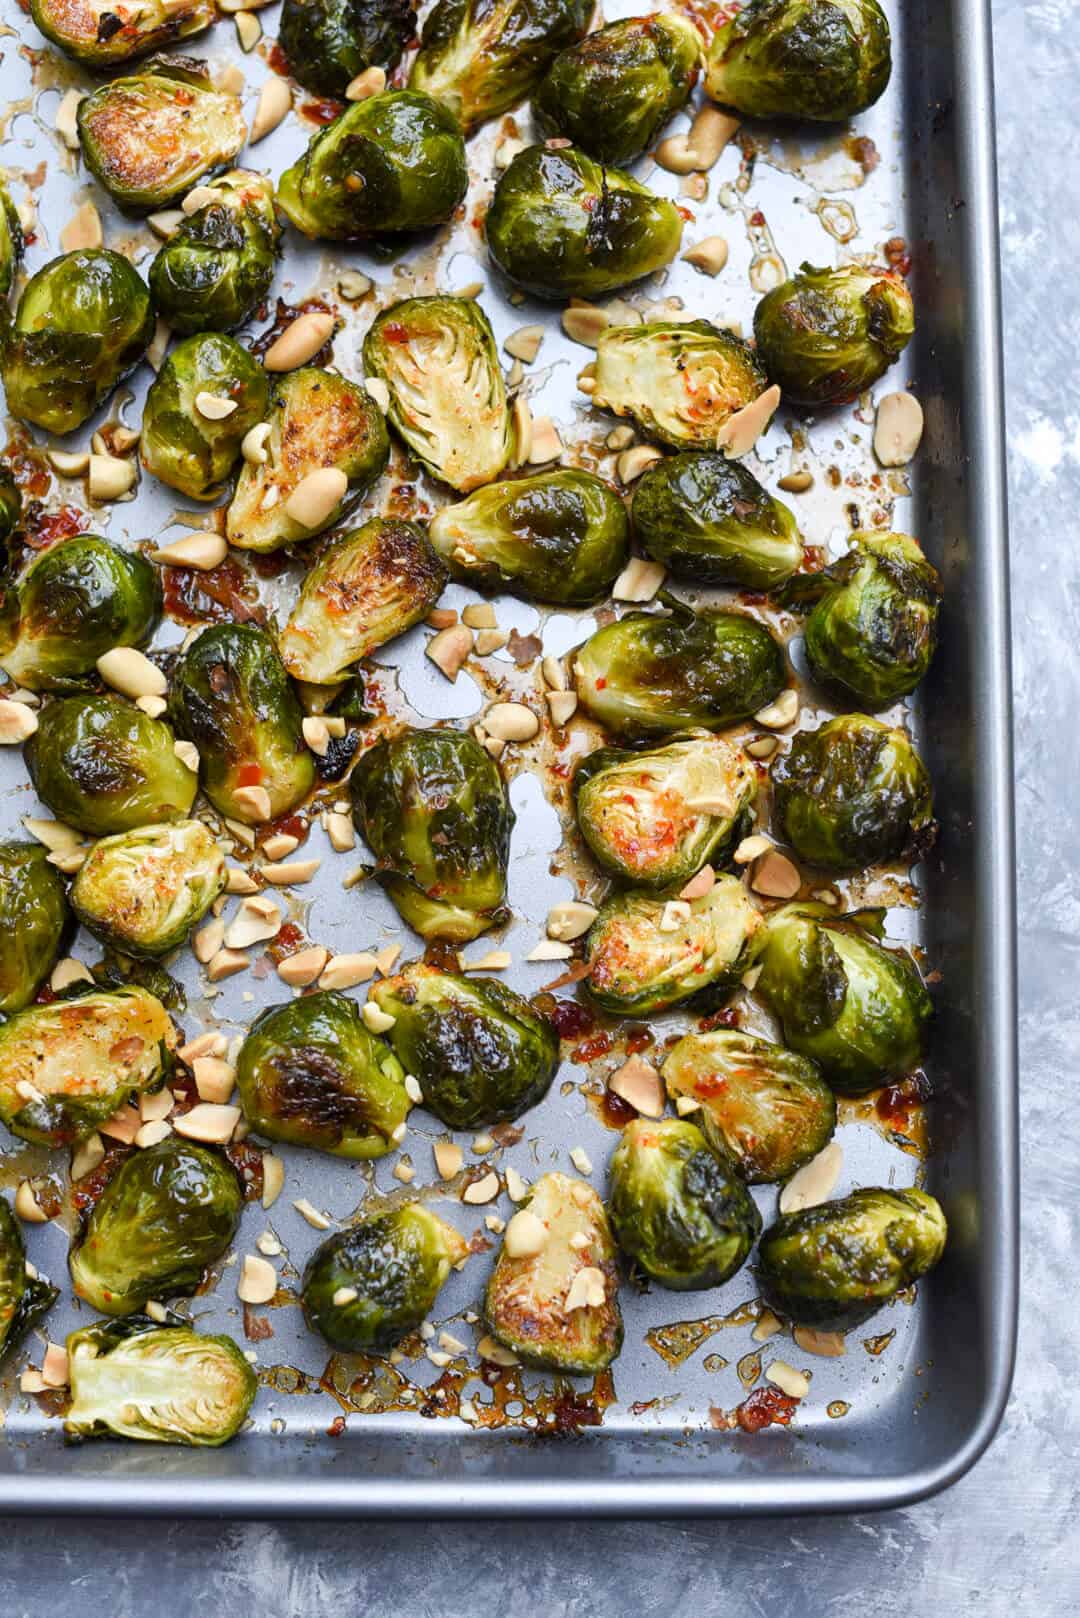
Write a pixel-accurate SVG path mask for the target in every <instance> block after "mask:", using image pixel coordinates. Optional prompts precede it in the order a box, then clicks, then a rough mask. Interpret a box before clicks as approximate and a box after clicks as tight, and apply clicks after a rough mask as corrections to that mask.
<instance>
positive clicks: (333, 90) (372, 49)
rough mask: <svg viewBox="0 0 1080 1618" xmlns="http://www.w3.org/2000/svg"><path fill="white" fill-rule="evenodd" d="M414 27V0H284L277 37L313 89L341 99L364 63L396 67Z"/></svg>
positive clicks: (294, 68)
mask: <svg viewBox="0 0 1080 1618" xmlns="http://www.w3.org/2000/svg"><path fill="white" fill-rule="evenodd" d="M415 33H416V0H285V4H284V6H283V7H282V8H281V21H280V23H279V25H278V43H279V45H280V46H281V48H282V50H283V51H284V52H285V55H286V58H287V59H288V63H289V72H290V73H291V74H292V76H293V78H294V79H296V81H297V82H298V83H299V84H302V85H303V86H304V89H305V90H310V91H311V92H312V94H313V95H317V96H332V97H335V98H336V99H337V100H339V101H340V100H341V99H342V98H343V97H344V95H345V91H346V90H347V89H348V87H349V85H350V83H351V82H352V80H353V79H355V78H356V76H357V74H358V73H362V72H363V71H364V69H365V68H366V67H384V68H386V69H387V70H388V71H389V70H390V69H391V68H395V67H397V65H398V63H399V62H400V61H401V54H402V52H403V51H404V49H405V47H406V45H408V44H409V42H410V40H411V39H412V38H413V36H414V35H415Z"/></svg>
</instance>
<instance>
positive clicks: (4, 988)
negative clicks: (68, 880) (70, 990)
mask: <svg viewBox="0 0 1080 1618" xmlns="http://www.w3.org/2000/svg"><path fill="white" fill-rule="evenodd" d="M67 923H68V910H67V904H66V902H65V899H64V884H63V882H62V881H61V880H60V873H59V871H58V870H57V869H56V866H55V865H50V864H49V859H48V850H47V849H45V848H43V847H42V846H41V845H40V844H39V843H0V1012H8V1011H21V1010H22V1008H23V1007H24V1006H26V1005H29V1003H30V1001H31V1000H32V999H33V998H34V996H35V994H37V991H38V989H39V988H40V986H41V984H42V982H43V981H44V979H45V978H46V977H47V976H48V975H49V973H50V972H51V971H52V968H53V964H54V962H55V961H56V957H57V956H58V955H59V953H60V944H61V942H62V940H63V937H64V932H65V930H66V928H67Z"/></svg>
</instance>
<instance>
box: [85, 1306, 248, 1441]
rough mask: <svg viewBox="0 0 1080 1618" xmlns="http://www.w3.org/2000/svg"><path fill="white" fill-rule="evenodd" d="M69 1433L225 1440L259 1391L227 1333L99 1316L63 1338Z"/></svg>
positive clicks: (240, 1425) (231, 1433) (158, 1438)
mask: <svg viewBox="0 0 1080 1618" xmlns="http://www.w3.org/2000/svg"><path fill="white" fill-rule="evenodd" d="M67 1352H68V1363H69V1365H70V1367H71V1406H70V1408H69V1410H68V1413H67V1416H66V1418H65V1420H64V1431H65V1433H66V1434H67V1436H68V1437H69V1438H75V1439H79V1438H134V1439H144V1440H146V1441H147V1442H148V1443H152V1444H191V1445H195V1446H196V1447H198V1448H205V1449H213V1448H216V1446H217V1445H219V1444H227V1443H228V1441H229V1439H230V1438H232V1437H233V1435H234V1434H235V1433H236V1432H238V1431H239V1429H240V1428H241V1427H242V1425H243V1423H244V1422H245V1420H246V1419H247V1413H248V1411H249V1410H250V1409H251V1406H252V1404H253V1403H254V1400H255V1395H256V1393H257V1392H258V1389H259V1384H258V1380H257V1379H256V1376H255V1372H254V1371H253V1370H252V1368H251V1366H250V1365H249V1364H248V1362H247V1360H246V1359H245V1358H244V1356H243V1354H241V1352H240V1350H239V1349H238V1348H237V1346H236V1344H235V1343H234V1342H233V1340H232V1338H231V1337H210V1336H205V1335H204V1334H203V1333H201V1332H197V1331H192V1329H191V1328H190V1326H158V1325H156V1324H155V1323H154V1321H152V1320H144V1319H142V1318H141V1317H139V1316H135V1317H133V1318H131V1319H128V1320H109V1321H105V1320H102V1321H98V1322H97V1324H96V1325H93V1326H83V1327H82V1329H81V1330H80V1331H76V1332H72V1333H71V1335H70V1337H69V1338H68V1340H67Z"/></svg>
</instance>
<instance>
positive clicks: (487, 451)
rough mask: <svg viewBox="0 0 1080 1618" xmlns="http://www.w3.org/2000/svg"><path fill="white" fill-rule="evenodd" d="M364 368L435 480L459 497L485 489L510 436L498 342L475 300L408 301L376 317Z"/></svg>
mask: <svg viewBox="0 0 1080 1618" xmlns="http://www.w3.org/2000/svg"><path fill="white" fill-rule="evenodd" d="M364 365H365V367H366V369H367V371H368V372H369V373H370V375H372V376H377V377H379V378H381V380H382V381H383V382H385V383H386V386H387V388H388V389H389V392H390V411H389V415H390V421H391V423H392V425H393V426H394V427H395V428H396V429H397V431H398V432H399V433H400V434H401V436H402V438H403V439H404V440H405V442H406V444H407V445H408V447H409V448H410V449H411V450H412V452H413V454H414V455H415V456H416V458H417V459H418V460H419V461H420V462H421V463H422V464H423V465H424V466H425V467H426V468H427V470H428V471H429V472H430V473H431V475H432V476H433V477H437V478H441V479H442V481H443V482H444V483H449V485H450V487H451V488H452V489H457V490H458V492H459V493H460V494H468V492H469V490H470V489H475V488H478V487H479V485H480V484H482V483H490V482H491V480H492V478H497V477H498V475H499V473H500V472H501V471H502V470H503V469H504V467H505V466H506V465H507V463H508V462H509V461H510V459H511V457H512V455H513V453H514V449H515V444H516V440H515V435H514V429H513V423H512V418H511V413H510V407H509V405H508V404H507V401H506V384H505V382H504V380H503V374H502V369H501V367H500V365H499V355H498V351H497V349H496V347H495V335H494V333H493V332H492V330H491V325H490V323H489V321H488V318H487V316H486V315H485V313H484V311H483V310H482V309H481V308H480V305H479V304H478V303H477V302H476V300H475V298H448V297H442V296H439V297H433V298H406V299H405V300H404V301H403V302H402V303H394V304H391V305H390V307H389V308H388V309H384V310H383V311H382V313H381V314H379V315H377V316H376V318H375V320H374V321H373V323H372V325H371V329H370V330H369V332H368V334H367V336H366V337H365V338H364Z"/></svg>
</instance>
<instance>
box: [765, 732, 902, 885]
mask: <svg viewBox="0 0 1080 1618" xmlns="http://www.w3.org/2000/svg"><path fill="white" fill-rule="evenodd" d="M772 783H773V803H774V805H775V809H776V820H777V825H778V827H779V828H780V831H781V832H782V834H783V836H784V837H786V838H787V840H788V842H789V843H790V844H791V846H792V847H793V848H794V849H795V852H796V853H797V854H798V855H799V856H800V857H801V858H802V859H804V860H809V861H810V862H811V863H812V864H814V865H827V866H832V867H834V868H835V869H837V870H850V869H854V868H861V867H862V866H866V865H875V864H876V863H877V862H878V861H879V860H892V859H897V858H899V856H900V855H901V854H903V853H904V852H905V850H908V851H911V852H915V851H916V849H917V844H918V838H919V836H920V834H923V835H925V833H926V832H927V831H928V830H929V828H930V827H931V826H932V825H933V818H934V809H933V791H932V789H931V786H930V777H929V775H928V774H927V772H926V766H925V764H924V763H923V761H922V759H921V758H920V757H919V755H918V753H917V752H916V751H915V749H914V747H912V745H911V740H910V738H909V736H908V735H907V732H906V731H903V730H899V729H895V728H894V727H892V726H890V725H883V724H881V723H880V722H879V721H878V720H877V719H871V718H870V717H869V716H868V715H867V714H860V713H853V714H842V715H841V716H840V717H839V718H837V719H829V720H827V721H826V722H825V724H824V725H822V726H821V728H820V730H804V731H800V732H799V734H798V735H797V736H795V737H794V738H793V739H792V743H791V748H790V750H789V751H788V752H787V753H781V754H779V755H778V756H777V758H776V759H775V760H774V762H773V766H772Z"/></svg>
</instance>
